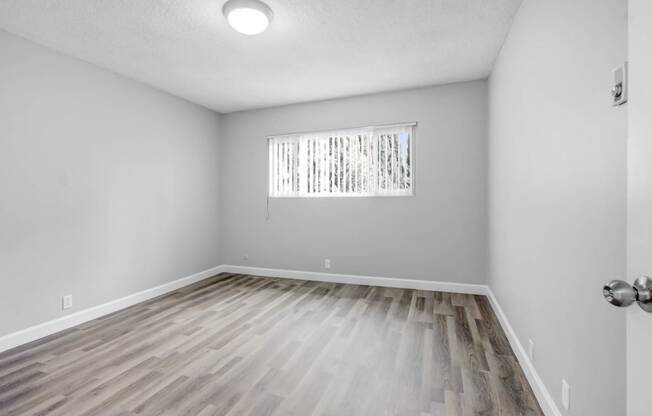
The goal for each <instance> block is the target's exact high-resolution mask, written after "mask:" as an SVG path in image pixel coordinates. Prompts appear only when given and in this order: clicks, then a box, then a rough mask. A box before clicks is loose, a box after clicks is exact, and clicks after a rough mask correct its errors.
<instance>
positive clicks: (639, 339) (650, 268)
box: [627, 0, 652, 416]
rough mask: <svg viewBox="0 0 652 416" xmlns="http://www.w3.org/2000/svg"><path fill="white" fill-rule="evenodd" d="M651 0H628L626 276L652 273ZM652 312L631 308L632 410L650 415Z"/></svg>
mask: <svg viewBox="0 0 652 416" xmlns="http://www.w3.org/2000/svg"><path fill="white" fill-rule="evenodd" d="M650 22H652V2H650V0H629V64H630V72H629V74H630V88H629V94H630V95H629V98H630V99H629V103H628V107H629V109H628V113H629V152H628V170H629V177H628V183H627V185H628V186H627V187H628V204H627V205H628V206H627V208H628V213H627V240H628V241H627V269H628V270H627V281H628V282H630V283H631V282H633V281H634V280H636V278H638V277H640V276H652V255H651V253H652V78H650V75H651V74H652V54H651V53H650V45H652V26H650ZM650 351H652V315H650V314H649V313H645V312H643V311H642V310H641V309H640V308H639V307H638V306H631V307H630V308H629V310H628V312H627V414H628V415H629V416H648V415H650V413H652V407H650V399H649V397H650V374H652V363H650V359H649V357H650Z"/></svg>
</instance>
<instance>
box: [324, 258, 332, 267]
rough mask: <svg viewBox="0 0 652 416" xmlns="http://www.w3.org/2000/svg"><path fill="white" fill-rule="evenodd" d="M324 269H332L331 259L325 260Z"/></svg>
mask: <svg viewBox="0 0 652 416" xmlns="http://www.w3.org/2000/svg"><path fill="white" fill-rule="evenodd" d="M324 268H325V269H330V268H331V259H324Z"/></svg>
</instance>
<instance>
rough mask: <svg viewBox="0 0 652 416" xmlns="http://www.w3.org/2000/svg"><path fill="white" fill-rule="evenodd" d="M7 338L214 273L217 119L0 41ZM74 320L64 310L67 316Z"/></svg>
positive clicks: (2, 297) (2, 305)
mask: <svg viewBox="0 0 652 416" xmlns="http://www.w3.org/2000/svg"><path fill="white" fill-rule="evenodd" d="M0 51H1V53H0V280H1V282H0V286H1V287H2V290H1V291H0V336H1V335H4V334H7V333H10V332H13V331H15V330H18V329H22V328H25V327H28V326H31V325H34V324H37V323H41V322H44V321H48V320H51V319H54V318H58V317H60V316H62V315H63V312H62V311H61V296H62V295H63V294H73V295H74V302H75V306H74V308H73V309H71V310H68V311H70V312H74V311H77V310H80V309H84V308H87V307H90V306H93V305H97V304H101V303H104V302H106V301H109V300H112V299H116V298H119V297H122V296H125V295H128V294H131V293H134V292H137V291H140V290H143V289H147V288H150V287H153V286H156V285H159V284H162V283H165V282H168V281H171V280H174V279H177V278H180V277H183V276H186V275H189V274H192V273H195V272H198V271H201V270H204V269H207V268H209V267H212V266H215V265H217V264H219V259H218V238H217V232H218V222H217V221H218V212H219V209H218V190H217V187H218V147H217V145H218V134H219V125H218V117H217V115H216V114H215V113H213V112H210V111H208V110H205V109H203V108H201V107H198V106H196V105H193V104H190V103H188V102H185V101H182V100H180V99H177V98H174V97H172V96H170V95H167V94H164V93H162V92H159V91H156V90H153V89H151V88H148V87H145V86H143V85H142V84H139V83H136V82H133V81H129V80H126V79H124V78H121V77H119V76H117V75H114V74H112V73H109V72H106V71H103V70H100V69H98V68H96V67H93V66H91V65H89V64H86V63H84V62H81V61H78V60H75V59H71V58H68V57H64V56H62V55H59V54H57V53H55V52H52V51H50V50H48V49H45V48H42V47H40V46H37V45H35V44H33V43H30V42H27V41H25V40H23V39H19V38H17V37H14V36H12V35H9V34H7V33H6V32H0ZM68 311H66V312H68Z"/></svg>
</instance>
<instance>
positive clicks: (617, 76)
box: [611, 62, 627, 106]
mask: <svg viewBox="0 0 652 416" xmlns="http://www.w3.org/2000/svg"><path fill="white" fill-rule="evenodd" d="M611 97H612V105H614V106H617V105H623V104H625V103H626V102H627V62H625V63H624V64H623V65H622V66H619V67H618V68H616V69H614V85H613V87H611Z"/></svg>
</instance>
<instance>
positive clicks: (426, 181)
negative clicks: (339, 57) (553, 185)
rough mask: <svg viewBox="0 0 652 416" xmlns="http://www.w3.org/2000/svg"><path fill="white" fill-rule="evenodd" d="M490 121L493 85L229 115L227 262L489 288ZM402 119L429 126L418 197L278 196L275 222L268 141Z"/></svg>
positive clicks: (225, 131) (225, 134)
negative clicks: (325, 263) (285, 135)
mask: <svg viewBox="0 0 652 416" xmlns="http://www.w3.org/2000/svg"><path fill="white" fill-rule="evenodd" d="M486 119H487V85H486V82H485V81H476V82H469V83H460V84H451V85H446V86H441V87H432V88H423V89H417V90H407V91H402V92H394V93H385V94H378V95H369V96H361V97H354V98H346V99H339V100H332V101H324V102H316V103H308V104H300V105H292V106H286V107H277V108H272V109H266V110H258V111H248V112H239V113H231V114H228V115H226V116H224V117H223V119H222V134H221V149H220V150H221V153H220V155H221V159H220V169H221V174H220V179H221V186H220V190H221V196H220V198H221V200H222V201H223V202H224V203H223V205H222V206H221V211H220V214H221V220H220V223H221V228H220V241H221V247H222V249H223V250H222V260H223V262H224V263H226V264H236V265H249V266H260V267H273V268H283V269H297V270H308V271H324V269H323V259H324V258H330V259H331V260H332V268H331V270H330V271H331V272H333V273H346V274H360V275H375V276H387V277H398V278H416V279H425V280H439V281H451V282H464V283H484V282H485V278H486V277H485V276H486V250H485V247H486V233H485V231H486V215H487V214H486V152H487V149H486V134H487V123H486V121H487V120H486ZM404 121H417V122H418V123H419V125H418V127H417V130H416V135H415V137H416V144H415V150H416V175H415V178H416V196H415V197H379V198H308V199H272V200H271V203H270V215H271V218H270V220H269V221H266V219H265V199H266V194H267V148H266V140H265V138H266V136H268V135H270V134H278V133H289V132H297V131H311V130H313V131H314V130H324V129H337V128H342V127H353V126H363V125H373V124H386V123H393V122H404ZM245 254H247V255H248V256H249V260H247V261H245V260H243V255H245Z"/></svg>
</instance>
